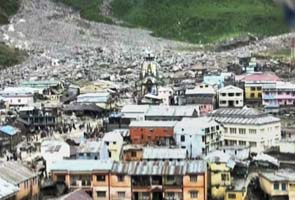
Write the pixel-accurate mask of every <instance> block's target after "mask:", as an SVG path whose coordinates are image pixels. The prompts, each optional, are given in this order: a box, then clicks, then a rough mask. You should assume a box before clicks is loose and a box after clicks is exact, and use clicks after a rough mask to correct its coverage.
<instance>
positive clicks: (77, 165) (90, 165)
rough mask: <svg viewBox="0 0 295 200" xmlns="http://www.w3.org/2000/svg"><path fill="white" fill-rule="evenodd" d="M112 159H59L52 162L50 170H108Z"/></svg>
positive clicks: (111, 164)
mask: <svg viewBox="0 0 295 200" xmlns="http://www.w3.org/2000/svg"><path fill="white" fill-rule="evenodd" d="M112 166H113V161H112V160H60V161H57V162H55V163H53V164H52V166H51V168H50V169H49V170H50V171H75V172H79V171H96V170H97V171H109V170H111V169H112Z"/></svg>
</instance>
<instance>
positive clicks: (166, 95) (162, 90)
mask: <svg viewBox="0 0 295 200" xmlns="http://www.w3.org/2000/svg"><path fill="white" fill-rule="evenodd" d="M173 93H174V91H173V89H172V88H171V87H159V89H158V97H159V98H160V99H162V102H163V103H162V104H163V105H166V106H168V105H171V104H174V102H173Z"/></svg>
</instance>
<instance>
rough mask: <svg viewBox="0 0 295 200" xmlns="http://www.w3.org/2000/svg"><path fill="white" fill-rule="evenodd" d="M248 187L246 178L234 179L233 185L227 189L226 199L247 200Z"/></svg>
mask: <svg viewBox="0 0 295 200" xmlns="http://www.w3.org/2000/svg"><path fill="white" fill-rule="evenodd" d="M247 187H248V186H247V185H246V180H245V179H233V181H232V187H230V188H227V189H226V191H225V196H224V200H245V199H246V196H247Z"/></svg>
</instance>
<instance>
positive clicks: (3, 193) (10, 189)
mask: <svg viewBox="0 0 295 200" xmlns="http://www.w3.org/2000/svg"><path fill="white" fill-rule="evenodd" d="M18 191H19V188H18V187H16V186H14V185H13V184H11V183H8V182H7V181H5V180H3V179H1V178H0V199H6V198H8V197H11V196H13V195H14V194H15V193H16V192H18Z"/></svg>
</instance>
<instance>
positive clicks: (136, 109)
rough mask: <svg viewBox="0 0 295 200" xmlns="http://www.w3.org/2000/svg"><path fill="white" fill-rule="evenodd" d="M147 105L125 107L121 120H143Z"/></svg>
mask: <svg viewBox="0 0 295 200" xmlns="http://www.w3.org/2000/svg"><path fill="white" fill-rule="evenodd" d="M148 109H149V105H125V106H124V107H123V108H122V110H121V113H122V118H124V119H129V120H130V121H132V120H140V121H141V120H144V116H145V113H146V112H147V110H148Z"/></svg>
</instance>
